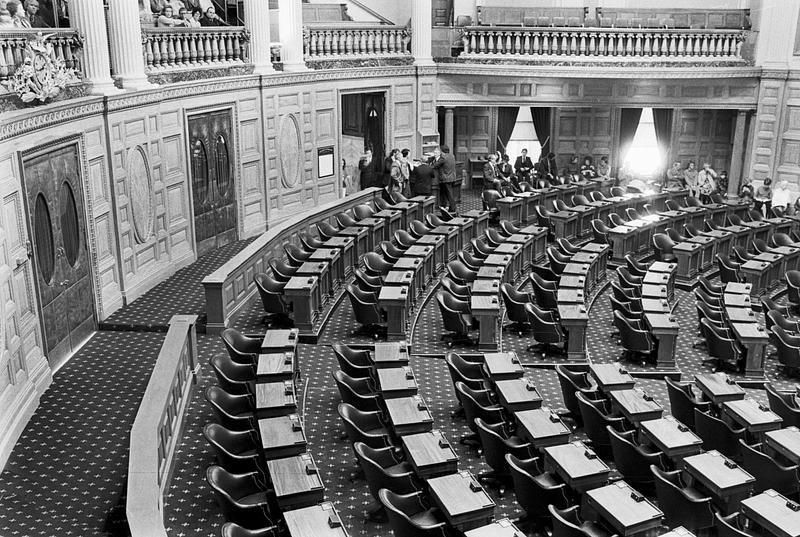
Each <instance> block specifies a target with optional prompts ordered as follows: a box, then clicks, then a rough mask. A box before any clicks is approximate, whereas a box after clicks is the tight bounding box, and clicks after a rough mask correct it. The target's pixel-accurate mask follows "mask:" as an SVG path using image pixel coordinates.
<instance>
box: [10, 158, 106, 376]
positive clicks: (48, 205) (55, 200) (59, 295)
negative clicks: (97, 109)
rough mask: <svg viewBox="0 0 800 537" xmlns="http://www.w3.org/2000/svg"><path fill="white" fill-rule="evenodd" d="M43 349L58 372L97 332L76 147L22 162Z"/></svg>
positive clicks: (25, 159) (81, 181)
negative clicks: (71, 355) (88, 338)
mask: <svg viewBox="0 0 800 537" xmlns="http://www.w3.org/2000/svg"><path fill="white" fill-rule="evenodd" d="M23 174H24V181H25V190H26V191H27V203H28V215H29V219H30V238H31V245H32V251H33V260H34V272H35V274H36V286H37V291H38V296H39V311H40V315H41V321H42V330H43V332H44V350H45V354H46V355H47V359H48V360H49V362H50V364H51V366H52V367H54V368H56V367H58V366H59V365H60V364H61V363H62V362H63V361H64V360H65V359H66V358H67V357H68V356H69V355H70V354H71V353H72V351H74V350H77V348H78V346H79V345H80V344H81V342H83V341H84V340H85V339H86V338H87V337H88V336H89V334H91V332H93V331H94V330H95V329H96V320H95V305H94V292H93V289H92V278H91V271H90V269H89V253H88V250H87V244H86V236H87V235H86V219H85V216H84V215H85V212H84V205H83V203H84V200H83V186H82V183H83V180H82V178H81V166H80V160H79V151H78V146H77V144H70V145H67V146H64V147H60V148H55V149H50V150H47V151H46V152H41V153H38V154H31V155H28V156H26V157H23Z"/></svg>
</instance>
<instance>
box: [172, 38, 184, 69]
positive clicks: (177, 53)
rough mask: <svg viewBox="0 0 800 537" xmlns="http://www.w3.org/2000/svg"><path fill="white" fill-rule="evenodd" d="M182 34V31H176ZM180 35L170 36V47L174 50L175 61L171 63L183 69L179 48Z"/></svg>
mask: <svg viewBox="0 0 800 537" xmlns="http://www.w3.org/2000/svg"><path fill="white" fill-rule="evenodd" d="M178 31H179V32H182V30H178ZM181 37H182V35H181V34H175V35H173V36H172V47H173V48H174V49H175V61H173V62H172V63H173V64H174V65H176V66H179V67H183V46H181Z"/></svg>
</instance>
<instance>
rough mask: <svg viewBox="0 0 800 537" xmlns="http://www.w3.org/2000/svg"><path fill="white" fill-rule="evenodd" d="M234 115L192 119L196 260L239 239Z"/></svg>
mask: <svg viewBox="0 0 800 537" xmlns="http://www.w3.org/2000/svg"><path fill="white" fill-rule="evenodd" d="M232 125H233V119H232V118H231V111H230V109H228V110H221V111H215V112H206V113H203V114H198V115H193V116H190V117H189V158H190V161H191V173H192V199H193V205H194V235H195V243H196V246H197V257H200V256H201V255H203V254H204V253H206V252H209V251H211V250H214V249H216V248H219V247H220V246H225V245H226V244H229V243H231V242H234V241H235V240H236V239H237V231H236V189H235V188H234V181H233V177H234V174H233V161H232V159H233V158H234V155H235V152H234V151H233V147H232V145H231V144H232V143H233V137H232V136H231V132H232V130H233V127H232Z"/></svg>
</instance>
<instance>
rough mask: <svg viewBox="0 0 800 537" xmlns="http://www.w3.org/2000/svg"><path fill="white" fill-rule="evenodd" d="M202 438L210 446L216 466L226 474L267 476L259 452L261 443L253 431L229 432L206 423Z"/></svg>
mask: <svg viewBox="0 0 800 537" xmlns="http://www.w3.org/2000/svg"><path fill="white" fill-rule="evenodd" d="M203 436H205V437H206V441H207V442H208V443H209V445H210V446H211V451H213V452H214V456H215V457H216V461H217V464H219V465H220V466H222V467H223V468H224V469H226V470H227V471H228V472H232V473H236V474H245V473H249V472H257V473H258V474H259V475H260V476H261V477H265V476H266V475H267V471H266V468H265V466H264V464H263V463H262V462H261V460H262V459H261V453H260V452H259V450H260V447H261V441H260V439H259V437H258V433H257V432H256V431H255V430H253V429H247V430H246V431H230V430H228V429H226V428H225V427H223V426H222V425H220V424H218V423H208V424H206V426H205V427H203Z"/></svg>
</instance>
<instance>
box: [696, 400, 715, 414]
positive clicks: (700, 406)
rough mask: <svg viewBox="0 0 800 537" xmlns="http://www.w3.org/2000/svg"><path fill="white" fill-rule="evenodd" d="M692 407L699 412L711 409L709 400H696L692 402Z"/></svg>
mask: <svg viewBox="0 0 800 537" xmlns="http://www.w3.org/2000/svg"><path fill="white" fill-rule="evenodd" d="M694 408H696V409H697V410H699V411H701V412H708V411H709V410H710V409H711V401H697V402H695V403H694Z"/></svg>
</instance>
